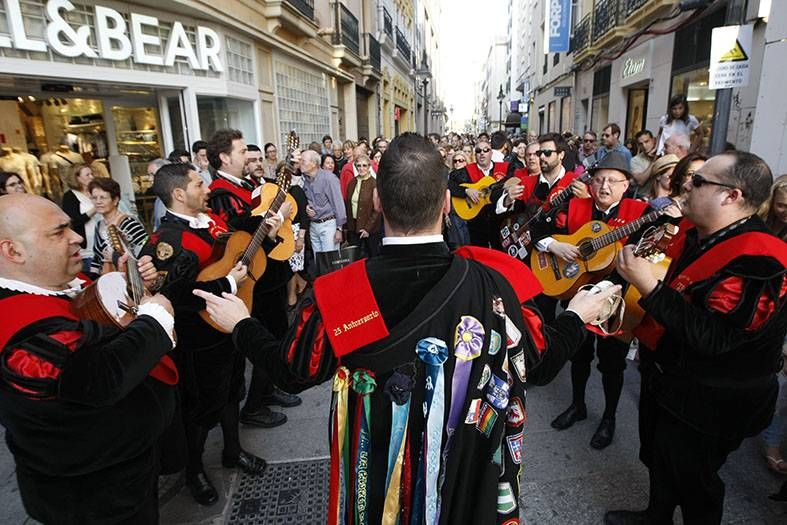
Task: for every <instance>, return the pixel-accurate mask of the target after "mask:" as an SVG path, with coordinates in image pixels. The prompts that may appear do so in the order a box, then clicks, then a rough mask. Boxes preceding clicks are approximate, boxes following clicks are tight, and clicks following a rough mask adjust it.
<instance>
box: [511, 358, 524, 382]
mask: <svg viewBox="0 0 787 525" xmlns="http://www.w3.org/2000/svg"><path fill="white" fill-rule="evenodd" d="M510 359H511V364H513V365H514V371H515V372H516V375H517V376H519V379H520V381H522V382H523V383H524V382H525V381H527V367H526V366H525V352H524V351H520V352H518V353H516V354H514V355H512V356H511V357H510Z"/></svg>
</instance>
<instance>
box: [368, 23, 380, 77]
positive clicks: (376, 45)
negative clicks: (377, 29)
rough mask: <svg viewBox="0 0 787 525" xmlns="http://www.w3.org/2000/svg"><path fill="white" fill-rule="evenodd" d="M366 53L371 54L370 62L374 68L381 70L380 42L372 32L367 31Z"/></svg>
mask: <svg viewBox="0 0 787 525" xmlns="http://www.w3.org/2000/svg"><path fill="white" fill-rule="evenodd" d="M366 54H367V55H369V64H371V66H372V69H374V70H375V71H377V72H380V70H381V68H382V63H381V59H380V42H378V41H377V39H376V38H374V37H373V36H372V35H371V33H366Z"/></svg>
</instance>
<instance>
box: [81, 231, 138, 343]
mask: <svg viewBox="0 0 787 525" xmlns="http://www.w3.org/2000/svg"><path fill="white" fill-rule="evenodd" d="M107 233H108V236H109V240H110V243H111V244H112V247H113V249H114V250H115V251H116V252H118V254H120V255H121V256H122V255H123V254H128V260H127V262H126V271H125V272H109V273H105V274H103V275H102V276H100V277H99V278H98V279H96V280H95V281H93V282H92V283H90V285H88V286H87V287H86V288H85V289H84V290H83V291H82V292H81V293H80V294H79V295H77V296H76V297H75V298H74V300H73V302H72V306H73V308H74V311H75V313H76V314H77V315H78V316H79V318H81V319H92V320H93V321H96V322H98V323H99V324H103V325H107V326H116V327H118V328H125V327H126V326H128V324H129V323H130V322H131V321H133V320H134V319H135V318H136V317H137V308H138V307H139V304H140V302H141V301H142V298H143V297H144V296H145V293H146V291H145V285H144V282H143V281H142V276H141V275H140V274H139V268H138V266H137V262H138V260H137V258H136V257H135V256H134V253H133V252H132V251H131V250H130V249H129V248H128V245H127V244H126V241H125V239H124V238H123V234H122V233H121V232H120V230H118V228H117V226H115V225H114V224H110V225H109V226H108V227H107Z"/></svg>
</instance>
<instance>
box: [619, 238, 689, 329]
mask: <svg viewBox="0 0 787 525" xmlns="http://www.w3.org/2000/svg"><path fill="white" fill-rule="evenodd" d="M678 231H679V228H678V227H677V226H676V225H674V224H670V223H667V224H662V225H661V226H658V227H656V226H651V227H650V228H648V229H647V230H645V233H644V234H643V236H642V238H641V239H640V240H639V242H638V243H637V245H636V246H635V247H634V255H636V256H637V257H643V258H645V259H647V260H648V261H649V262H651V263H652V264H651V266H650V269H651V271H652V272H653V276H654V277H655V278H657V279H659V280H663V279H664V277H665V276H666V275H667V270H668V269H669V265H670V263H671V262H672V259H670V258H669V257H667V256H666V255H664V253H665V252H666V251H667V247H668V246H669V245H670V242H672V239H673V238H674V237H675V236H676V235H677V234H678ZM641 297H642V294H640V293H639V290H637V288H636V287H634V286H631V285H628V286H627V287H626V293H625V294H623V301H624V302H625V304H626V309H625V314H624V316H623V322H622V324H621V326H620V333H619V334H617V335H616V336H615V337H616V338H618V339H620V340H621V341H625V342H630V341H631V340H632V339H633V338H634V334H632V330H633V329H634V328H636V327H637V325H639V323H640V322H641V321H642V318H643V317H644V316H645V311H644V310H643V309H642V307H641V306H640V305H639V300H640V298H641Z"/></svg>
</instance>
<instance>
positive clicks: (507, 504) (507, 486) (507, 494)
mask: <svg viewBox="0 0 787 525" xmlns="http://www.w3.org/2000/svg"><path fill="white" fill-rule="evenodd" d="M515 510H516V497H515V496H514V490H513V489H512V488H511V483H509V482H507V481H506V482H505V483H498V484H497V513H498V514H509V513H511V512H514V511H515Z"/></svg>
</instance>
